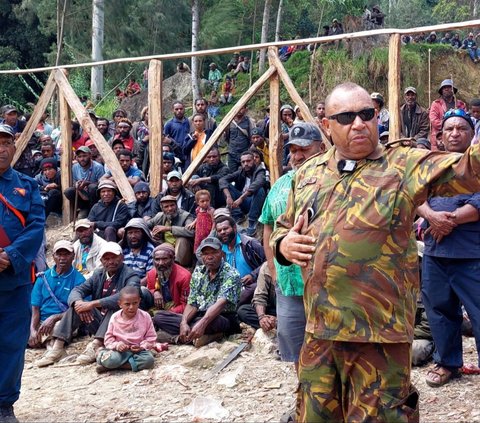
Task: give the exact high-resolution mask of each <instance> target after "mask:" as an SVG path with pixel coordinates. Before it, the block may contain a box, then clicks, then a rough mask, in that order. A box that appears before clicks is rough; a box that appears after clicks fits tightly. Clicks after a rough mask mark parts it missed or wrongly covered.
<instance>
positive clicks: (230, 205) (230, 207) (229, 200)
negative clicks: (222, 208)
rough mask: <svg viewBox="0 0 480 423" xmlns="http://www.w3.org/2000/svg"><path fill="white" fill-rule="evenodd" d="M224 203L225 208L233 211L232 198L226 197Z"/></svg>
mask: <svg viewBox="0 0 480 423" xmlns="http://www.w3.org/2000/svg"><path fill="white" fill-rule="evenodd" d="M225 202H226V203H227V207H228V208H229V209H233V204H234V202H233V198H232V197H231V196H228V197H227V198H226V199H225Z"/></svg>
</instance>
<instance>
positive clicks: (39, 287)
mask: <svg viewBox="0 0 480 423" xmlns="http://www.w3.org/2000/svg"><path fill="white" fill-rule="evenodd" d="M44 276H45V279H44V278H43V277H42V276H38V277H37V280H36V281H35V285H34V286H33V290H32V298H31V304H32V306H35V307H39V308H40V321H42V322H44V321H45V320H46V319H47V318H49V317H50V316H52V315H54V314H59V313H63V311H62V310H60V307H59V306H58V304H57V303H56V302H55V300H54V299H53V298H52V296H51V295H50V292H49V291H48V288H47V287H46V286H45V283H48V285H49V286H50V289H51V290H52V292H53V293H54V295H55V297H57V299H58V300H59V301H60V302H61V303H62V304H64V305H65V306H67V307H68V296H69V295H70V291H71V290H72V289H73V288H75V287H76V286H78V285H80V284H82V283H83V282H84V281H85V278H84V277H83V275H82V274H81V273H80V272H78V271H77V270H76V269H75V268H73V266H72V268H71V269H70V271H68V272H67V273H65V274H63V275H59V274H58V273H57V272H56V266H53V267H52V268H51V269H48V270H46V271H45V273H44Z"/></svg>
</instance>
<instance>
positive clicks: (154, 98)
mask: <svg viewBox="0 0 480 423" xmlns="http://www.w3.org/2000/svg"><path fill="white" fill-rule="evenodd" d="M162 80H163V66H162V62H161V61H160V60H152V61H150V65H149V67H148V130H149V137H150V140H149V142H148V144H149V146H148V148H149V153H150V191H151V195H152V196H154V197H155V196H156V195H157V194H158V193H159V192H160V191H161V189H162V169H163V160H162V132H163V111H162Z"/></svg>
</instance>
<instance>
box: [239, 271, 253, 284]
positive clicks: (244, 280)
mask: <svg viewBox="0 0 480 423" xmlns="http://www.w3.org/2000/svg"><path fill="white" fill-rule="evenodd" d="M241 282H242V285H243V286H247V285H251V284H252V283H253V276H252V275H250V274H248V275H245V276H244V277H243V278H242V279H241Z"/></svg>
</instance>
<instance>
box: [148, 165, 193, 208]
mask: <svg viewBox="0 0 480 423" xmlns="http://www.w3.org/2000/svg"><path fill="white" fill-rule="evenodd" d="M167 185H168V188H167V189H166V190H165V191H164V192H161V193H159V194H158V195H157V197H156V198H155V202H154V203H153V215H155V214H156V213H158V212H159V211H160V202H161V200H162V198H163V197H164V196H166V195H168V196H171V197H175V198H176V201H177V206H178V208H179V209H182V210H185V211H186V212H188V213H191V214H193V215H195V208H196V206H197V205H196V204H195V194H194V193H193V192H192V191H190V190H188V189H186V188H185V187H184V186H183V181H182V174H181V173H180V172H179V171H178V170H172V171H171V172H170V173H169V174H168V175H167Z"/></svg>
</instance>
